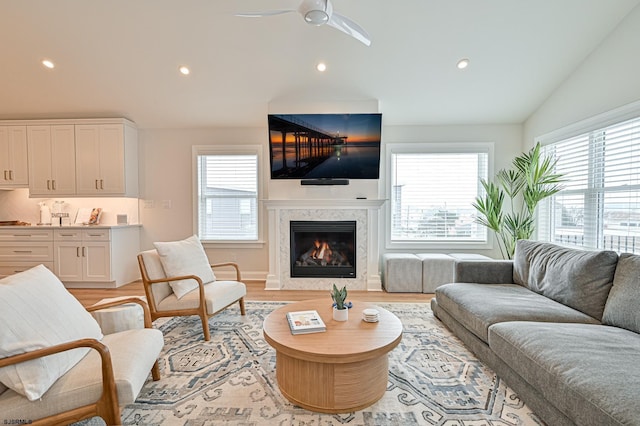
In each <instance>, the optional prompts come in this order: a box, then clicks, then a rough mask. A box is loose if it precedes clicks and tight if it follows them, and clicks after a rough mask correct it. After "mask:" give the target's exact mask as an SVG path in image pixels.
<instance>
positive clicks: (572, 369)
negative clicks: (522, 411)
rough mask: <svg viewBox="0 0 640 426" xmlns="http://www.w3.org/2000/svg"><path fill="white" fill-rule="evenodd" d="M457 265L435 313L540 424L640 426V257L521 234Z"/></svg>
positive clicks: (439, 295)
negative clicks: (502, 251) (493, 255)
mask: <svg viewBox="0 0 640 426" xmlns="http://www.w3.org/2000/svg"><path fill="white" fill-rule="evenodd" d="M455 268H456V271H455V279H456V282H455V283H450V284H445V285H443V286H440V287H438V288H437V289H436V292H435V297H434V298H433V299H432V301H431V307H432V309H433V312H434V314H435V315H436V317H437V318H439V319H440V320H441V321H442V322H443V323H444V324H445V325H447V327H448V328H449V329H451V330H452V331H453V332H454V333H455V334H456V335H457V336H458V337H459V338H460V339H461V340H462V341H463V342H464V343H465V345H466V346H467V347H468V348H469V349H471V350H472V351H473V352H474V353H475V354H476V355H477V356H478V358H479V359H481V360H482V361H483V362H485V363H486V364H487V365H488V366H489V367H491V368H492V369H493V370H494V371H495V372H496V373H497V374H498V376H500V377H501V378H502V379H504V380H505V381H506V382H507V384H508V385H510V386H511V387H512V388H513V389H514V390H515V391H516V392H517V393H518V394H519V395H520V397H521V398H522V399H523V400H524V401H525V402H526V403H527V404H528V405H529V407H531V408H532V409H533V411H534V412H535V413H536V414H537V415H538V416H539V417H540V418H541V419H542V420H543V421H545V422H546V423H547V424H548V425H549V426H557V425H580V426H606V425H640V334H639V333H640V256H637V255H630V254H622V255H620V256H618V255H617V254H616V253H615V252H613V251H597V252H593V251H583V250H574V249H568V248H564V247H560V246H556V245H553V244H548V243H541V242H535V241H526V240H521V241H518V244H517V248H516V254H515V256H514V260H513V261H471V262H465V261H459V262H456V265H455Z"/></svg>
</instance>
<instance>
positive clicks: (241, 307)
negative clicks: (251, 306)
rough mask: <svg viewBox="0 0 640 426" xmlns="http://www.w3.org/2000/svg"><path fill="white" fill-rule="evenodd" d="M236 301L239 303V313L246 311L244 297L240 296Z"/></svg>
mask: <svg viewBox="0 0 640 426" xmlns="http://www.w3.org/2000/svg"><path fill="white" fill-rule="evenodd" d="M238 303H239V304H240V315H244V314H245V313H246V312H245V310H244V297H241V298H240V300H238Z"/></svg>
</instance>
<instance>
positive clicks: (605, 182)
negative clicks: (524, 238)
mask: <svg viewBox="0 0 640 426" xmlns="http://www.w3.org/2000/svg"><path fill="white" fill-rule="evenodd" d="M544 152H545V153H546V154H548V155H553V156H554V157H555V158H556V159H557V160H558V162H557V165H556V170H557V172H558V173H562V174H564V175H565V178H566V179H567V182H565V184H564V186H565V189H564V190H563V191H561V192H559V193H558V194H556V195H555V196H554V197H551V198H550V199H548V200H546V202H544V203H542V205H541V206H540V211H539V226H538V229H539V237H540V239H543V240H547V241H551V242H556V243H559V244H564V245H571V246H577V247H586V248H593V249H607V250H615V251H618V252H631V253H640V118H635V119H632V120H627V121H624V122H622V123H618V124H614V125H610V126H607V127H603V128H600V129H597V130H594V131H591V132H588V133H584V134H581V135H578V136H575V137H572V138H569V139H565V140H562V141H559V142H557V143H554V144H550V145H547V146H545V147H544Z"/></svg>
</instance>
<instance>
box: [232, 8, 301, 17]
mask: <svg viewBox="0 0 640 426" xmlns="http://www.w3.org/2000/svg"><path fill="white" fill-rule="evenodd" d="M289 12H295V10H293V9H283V10H266V11H264V12H243V13H236V14H235V16H239V17H241V18H262V17H265V16H275V15H282V14H283V13H289Z"/></svg>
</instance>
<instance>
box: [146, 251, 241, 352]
mask: <svg viewBox="0 0 640 426" xmlns="http://www.w3.org/2000/svg"><path fill="white" fill-rule="evenodd" d="M138 265H139V266H140V274H141V276H142V284H143V286H144V292H145V294H146V296H147V302H148V303H149V311H150V313H151V320H152V321H155V320H156V319H158V318H162V317H178V316H191V315H197V316H199V317H200V321H201V322H202V331H203V333H204V340H205V341H209V340H211V332H210V331H209V318H210V317H212V316H214V315H215V314H217V313H218V312H221V311H223V310H225V309H227V308H228V307H229V306H231V305H233V304H234V303H236V301H233V302H231V303H229V304H228V305H226V306H225V307H223V308H221V309H218V310H217V311H215V312H211V313H209V312H207V301H206V298H205V292H204V283H203V282H202V280H201V279H200V277H198V276H197V275H183V276H180V277H166V278H159V279H156V280H152V279H150V278H149V275H148V274H147V268H146V266H145V264H144V259H143V257H142V254H139V255H138ZM209 266H211V269H215V268H222V267H227V266H231V267H233V268H234V269H235V272H236V281H241V279H242V277H241V274H240V268H239V267H238V264H237V263H235V262H224V263H214V264H212V265H209ZM186 279H192V280H195V281H196V282H197V283H198V291H199V293H200V294H199V299H198V307H197V308H188V309H174V310H170V311H158V309H157V308H156V300H155V298H154V297H153V291H151V286H153V285H154V284H159V283H167V282H171V281H180V280H186ZM237 302H238V303H239V305H240V314H241V315H245V314H246V312H245V308H244V297H241V298H240V299H238V300H237Z"/></svg>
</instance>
